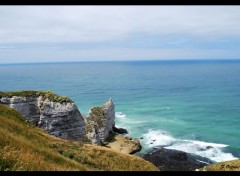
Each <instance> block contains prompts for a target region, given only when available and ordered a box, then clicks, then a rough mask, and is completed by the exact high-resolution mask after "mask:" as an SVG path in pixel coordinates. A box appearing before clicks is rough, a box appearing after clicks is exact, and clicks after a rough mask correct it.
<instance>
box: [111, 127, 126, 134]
mask: <svg viewBox="0 0 240 176" xmlns="http://www.w3.org/2000/svg"><path fill="white" fill-rule="evenodd" d="M113 131H114V132H116V133H118V134H128V131H127V130H126V129H124V128H117V127H115V126H114V127H113Z"/></svg>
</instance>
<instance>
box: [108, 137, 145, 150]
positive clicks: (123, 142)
mask: <svg viewBox="0 0 240 176" xmlns="http://www.w3.org/2000/svg"><path fill="white" fill-rule="evenodd" d="M106 147H108V148H111V149H113V150H116V151H120V152H122V153H127V154H134V153H136V152H138V151H140V150H141V148H142V146H141V145H140V142H139V140H138V139H132V138H130V137H128V136H122V135H113V136H112V138H111V139H110V140H109V143H108V144H107V145H106Z"/></svg>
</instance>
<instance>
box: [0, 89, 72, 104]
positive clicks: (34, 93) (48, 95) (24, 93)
mask: <svg viewBox="0 0 240 176" xmlns="http://www.w3.org/2000/svg"><path fill="white" fill-rule="evenodd" d="M13 96H19V97H39V96H42V97H43V99H44V100H46V99H49V100H50V101H54V102H69V103H73V101H72V100H71V99H70V98H68V97H66V96H59V95H57V94H55V93H53V92H51V91H49V90H48V91H40V90H20V91H7V92H0V98H2V97H8V98H11V97H13Z"/></svg>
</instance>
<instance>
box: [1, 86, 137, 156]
mask: <svg viewBox="0 0 240 176" xmlns="http://www.w3.org/2000/svg"><path fill="white" fill-rule="evenodd" d="M0 103H2V104H5V105H7V106H9V107H11V108H13V109H15V110H17V111H18V112H19V113H21V114H22V115H23V116H24V117H25V119H26V120H27V121H28V122H29V123H31V124H34V125H36V126H38V127H40V128H42V129H45V130H46V131H47V132H48V133H50V134H52V135H54V136H56V137H60V138H63V139H73V140H78V139H81V140H82V141H83V142H85V143H91V144H96V145H102V146H106V145H108V144H109V145H108V146H107V147H110V148H113V149H115V150H118V151H121V152H123V153H129V154H132V153H135V152H137V151H139V150H141V145H140V142H139V141H138V140H137V139H136V140H132V139H130V138H129V137H124V136H120V135H116V133H119V134H124V133H127V130H125V129H123V128H117V127H115V105H114V103H113V101H112V99H109V100H108V101H107V102H106V103H105V104H104V105H103V106H102V107H92V108H91V109H90V111H89V114H88V116H87V117H85V118H83V117H82V115H81V113H80V112H79V110H78V108H77V106H76V105H75V104H74V103H73V101H72V100H71V99H69V98H68V97H61V96H58V95H56V94H54V93H52V92H51V91H14V92H0ZM110 135H111V137H112V136H114V140H111V139H109V137H110ZM115 136H116V137H115ZM110 143H112V144H110Z"/></svg>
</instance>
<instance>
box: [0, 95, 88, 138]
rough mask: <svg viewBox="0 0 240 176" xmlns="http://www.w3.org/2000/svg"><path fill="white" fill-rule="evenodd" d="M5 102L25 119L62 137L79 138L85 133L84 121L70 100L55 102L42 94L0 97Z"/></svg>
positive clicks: (0, 101)
mask: <svg viewBox="0 0 240 176" xmlns="http://www.w3.org/2000/svg"><path fill="white" fill-rule="evenodd" d="M0 103H2V104H5V105H7V106H9V107H11V108H13V109H15V110H16V111H18V112H19V113H20V114H22V115H23V116H24V117H25V118H26V120H27V121H28V122H29V123H31V124H34V125H36V126H38V127H40V128H43V129H45V130H46V131H47V132H48V133H50V134H52V135H54V136H56V137H60V138H64V139H81V138H82V137H83V136H84V135H85V122H84V119H83V117H82V115H81V113H80V112H79V110H78V108H77V107H76V105H75V104H74V103H72V102H57V101H52V100H49V99H48V98H46V99H44V98H43V96H12V97H1V98H0Z"/></svg>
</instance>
